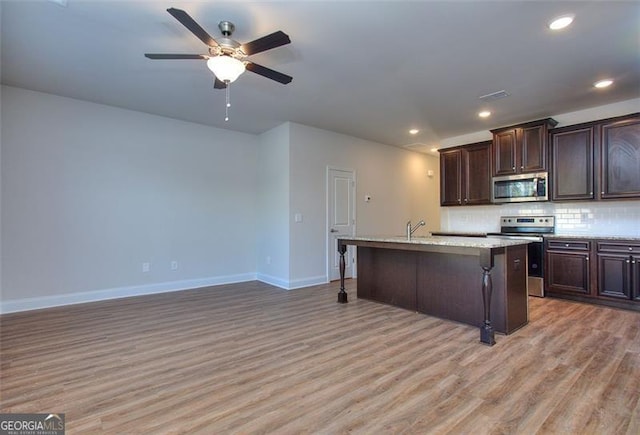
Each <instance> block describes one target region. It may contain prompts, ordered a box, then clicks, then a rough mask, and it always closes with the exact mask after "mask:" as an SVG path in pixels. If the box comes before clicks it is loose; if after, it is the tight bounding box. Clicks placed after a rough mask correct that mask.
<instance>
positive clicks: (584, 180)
mask: <svg viewBox="0 0 640 435" xmlns="http://www.w3.org/2000/svg"><path fill="white" fill-rule="evenodd" d="M595 130H596V127H595V126H593V125H589V126H584V127H577V128H574V127H570V128H563V129H557V130H554V131H553V133H552V134H551V141H550V142H551V144H550V155H551V177H550V178H551V185H552V187H551V200H552V201H566V200H574V199H593V198H594V195H593V192H594V184H593V183H594V177H593V174H594V167H593V147H594V137H595V134H596V132H595Z"/></svg>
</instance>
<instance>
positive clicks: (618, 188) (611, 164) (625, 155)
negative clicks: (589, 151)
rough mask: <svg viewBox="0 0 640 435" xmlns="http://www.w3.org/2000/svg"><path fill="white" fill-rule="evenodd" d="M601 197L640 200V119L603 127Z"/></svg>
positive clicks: (609, 123) (636, 117) (608, 124)
mask: <svg viewBox="0 0 640 435" xmlns="http://www.w3.org/2000/svg"><path fill="white" fill-rule="evenodd" d="M601 137H602V145H601V147H602V148H601V162H602V168H601V174H600V177H601V183H602V190H601V192H600V195H601V197H602V198H603V199H609V198H614V199H617V198H640V116H634V117H629V118H628V119H623V120H619V121H613V122H608V123H605V124H603V125H602V136H601Z"/></svg>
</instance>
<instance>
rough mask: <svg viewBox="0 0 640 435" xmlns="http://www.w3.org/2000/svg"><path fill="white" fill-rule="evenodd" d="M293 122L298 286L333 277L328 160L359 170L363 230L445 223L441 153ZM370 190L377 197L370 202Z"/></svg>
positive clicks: (293, 247) (293, 248)
mask: <svg viewBox="0 0 640 435" xmlns="http://www.w3.org/2000/svg"><path fill="white" fill-rule="evenodd" d="M290 128H291V131H290V141H291V155H290V156H291V157H290V158H291V162H290V163H291V164H290V168H291V183H290V189H291V199H290V205H291V207H290V211H289V221H290V222H291V224H290V228H291V231H290V234H291V239H290V254H291V255H290V259H291V260H290V261H291V276H290V280H291V286H292V287H296V286H300V285H309V284H310V283H313V282H325V281H326V280H327V276H326V261H327V257H328V255H327V252H326V234H327V229H328V227H327V221H326V174H327V166H332V167H338V168H346V169H353V170H355V172H356V221H357V228H356V231H357V233H358V234H359V235H365V234H366V235H393V234H395V235H400V234H403V233H404V230H405V225H406V222H407V220H409V219H411V220H412V221H413V222H417V221H419V220H420V219H425V220H426V221H427V227H426V228H422V229H421V230H420V231H419V232H418V233H417V234H421V233H422V234H426V232H427V231H430V230H434V229H439V227H440V216H439V209H440V207H439V190H438V189H439V184H438V180H439V161H438V158H437V157H433V156H428V155H425V154H420V153H416V152H412V151H406V150H403V149H400V148H395V147H390V146H387V145H382V144H377V143H373V142H369V141H365V140H362V139H357V138H354V137H350V136H345V135H341V134H338V133H334V132H331V131H326V130H321V129H317V128H313V127H308V126H304V125H300V124H295V123H290ZM428 170H432V171H434V175H433V177H429V176H428V175H427V171H428ZM365 195H370V196H371V198H372V199H371V202H369V203H365V202H364V196H365ZM295 213H301V214H302V215H303V222H301V223H295V222H294V220H293V218H292V216H293V215H294V214H295Z"/></svg>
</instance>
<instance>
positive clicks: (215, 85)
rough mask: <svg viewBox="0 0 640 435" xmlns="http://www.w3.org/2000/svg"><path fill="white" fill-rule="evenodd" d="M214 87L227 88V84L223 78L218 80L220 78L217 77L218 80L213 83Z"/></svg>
mask: <svg viewBox="0 0 640 435" xmlns="http://www.w3.org/2000/svg"><path fill="white" fill-rule="evenodd" d="M213 87H214V88H216V89H225V88H226V87H227V84H226V83H225V82H223V81H222V80H218V78H217V77H216V81H215V82H214V83H213Z"/></svg>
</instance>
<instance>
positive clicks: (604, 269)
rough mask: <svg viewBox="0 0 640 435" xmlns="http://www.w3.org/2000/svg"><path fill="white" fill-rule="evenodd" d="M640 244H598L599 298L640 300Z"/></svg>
mask: <svg viewBox="0 0 640 435" xmlns="http://www.w3.org/2000/svg"><path fill="white" fill-rule="evenodd" d="M639 261H640V243H625V242H608V241H607V242H598V296H601V297H607V298H616V299H622V300H635V301H638V300H640V282H638V279H639V278H640V276H638V271H639V270H640V265H639Z"/></svg>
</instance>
